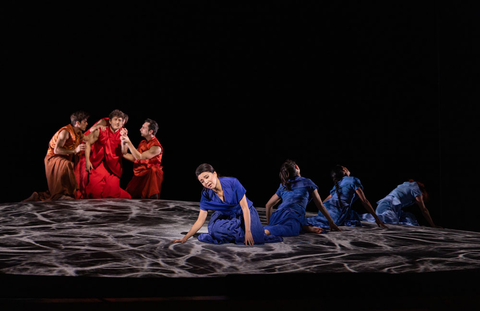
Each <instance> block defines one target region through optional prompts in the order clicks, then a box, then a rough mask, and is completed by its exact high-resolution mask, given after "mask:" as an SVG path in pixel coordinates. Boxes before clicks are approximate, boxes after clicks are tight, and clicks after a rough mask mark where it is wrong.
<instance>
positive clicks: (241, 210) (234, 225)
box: [171, 163, 282, 245]
mask: <svg viewBox="0 0 480 311" xmlns="http://www.w3.org/2000/svg"><path fill="white" fill-rule="evenodd" d="M195 174H196V175H197V178H198V181H200V183H201V184H202V185H203V187H204V188H203V190H202V197H201V199H200V212H199V214H198V219H197V221H196V222H195V223H194V224H193V226H192V228H191V229H190V231H188V233H187V234H186V235H185V236H184V237H183V238H182V239H178V240H173V241H172V242H171V243H185V242H186V241H187V240H188V239H189V238H190V237H191V236H193V235H194V234H195V233H197V231H198V230H199V229H200V228H201V227H202V226H203V224H204V223H205V220H206V219H207V215H208V210H213V211H215V212H214V213H213V214H212V217H211V218H210V221H209V223H208V233H202V234H200V235H199V236H198V239H199V240H200V241H202V242H207V243H212V244H224V243H236V244H245V245H254V244H263V243H268V242H281V241H282V238H281V237H277V236H267V235H266V234H265V232H264V230H263V226H262V223H261V222H260V218H259V217H258V213H257V210H256V209H255V207H253V203H252V202H251V201H250V200H249V199H247V197H246V196H245V193H246V190H245V188H243V186H242V184H240V182H239V181H238V179H236V178H233V177H220V178H219V177H218V176H217V172H216V171H215V170H214V169H213V167H212V166H211V165H210V164H207V163H204V164H201V165H200V166H199V167H198V168H197V170H196V171H195Z"/></svg>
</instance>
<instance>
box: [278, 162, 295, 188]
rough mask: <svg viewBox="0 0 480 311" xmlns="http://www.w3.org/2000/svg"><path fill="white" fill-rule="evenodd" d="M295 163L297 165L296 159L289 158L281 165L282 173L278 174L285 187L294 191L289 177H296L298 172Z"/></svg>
mask: <svg viewBox="0 0 480 311" xmlns="http://www.w3.org/2000/svg"><path fill="white" fill-rule="evenodd" d="M295 165H297V163H295V161H292V160H287V161H285V162H283V164H282V166H281V167H280V173H279V174H278V175H279V176H280V180H281V181H282V185H283V187H284V189H287V191H292V185H291V183H290V181H289V179H293V178H295V176H297V174H298V173H297V169H296V168H295Z"/></svg>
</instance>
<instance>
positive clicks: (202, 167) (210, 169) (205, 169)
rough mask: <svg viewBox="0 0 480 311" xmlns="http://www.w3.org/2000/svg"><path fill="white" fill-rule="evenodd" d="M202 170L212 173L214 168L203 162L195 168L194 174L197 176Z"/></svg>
mask: <svg viewBox="0 0 480 311" xmlns="http://www.w3.org/2000/svg"><path fill="white" fill-rule="evenodd" d="M204 172H209V173H213V172H215V169H214V168H213V166H211V165H210V164H208V163H203V164H200V165H199V166H198V167H197V169H196V170H195V175H197V177H198V176H199V175H200V174H201V173H204Z"/></svg>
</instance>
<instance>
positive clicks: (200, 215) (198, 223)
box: [170, 210, 208, 243]
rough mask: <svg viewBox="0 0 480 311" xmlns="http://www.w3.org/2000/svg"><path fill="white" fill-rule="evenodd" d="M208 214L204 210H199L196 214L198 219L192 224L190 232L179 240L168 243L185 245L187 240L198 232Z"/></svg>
mask: <svg viewBox="0 0 480 311" xmlns="http://www.w3.org/2000/svg"><path fill="white" fill-rule="evenodd" d="M207 215H208V212H207V211H204V210H200V212H199V213H198V218H197V221H196V222H195V223H194V224H193V226H192V228H190V231H188V233H187V234H185V236H184V237H183V238H181V239H177V240H173V241H170V243H185V242H187V240H188V239H189V238H190V237H191V236H193V235H194V234H195V233H197V231H198V230H200V228H201V227H202V226H203V224H204V223H205V220H206V219H207Z"/></svg>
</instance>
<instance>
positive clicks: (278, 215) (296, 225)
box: [264, 160, 340, 237]
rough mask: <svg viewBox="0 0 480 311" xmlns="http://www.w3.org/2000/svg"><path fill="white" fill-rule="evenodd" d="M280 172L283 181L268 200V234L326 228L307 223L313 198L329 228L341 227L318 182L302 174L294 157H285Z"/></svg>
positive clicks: (313, 231)
mask: <svg viewBox="0 0 480 311" xmlns="http://www.w3.org/2000/svg"><path fill="white" fill-rule="evenodd" d="M279 175H280V180H281V181H282V183H281V184H280V186H279V187H278V190H277V192H276V193H275V194H274V195H273V196H272V197H271V198H270V200H269V201H268V202H267V204H266V210H267V223H268V225H267V226H265V227H264V228H265V233H266V234H268V235H270V234H272V235H275V236H282V237H286V236H297V235H299V234H300V233H301V232H303V231H305V232H312V233H321V232H322V231H323V229H321V228H318V227H315V226H307V224H306V218H305V212H306V208H307V204H308V203H309V202H310V201H311V200H312V198H313V201H314V202H315V205H316V206H317V208H318V210H319V211H320V212H321V213H322V214H323V215H324V217H325V219H326V220H327V222H328V225H329V227H330V229H331V230H337V231H340V229H339V228H338V227H337V225H336V224H335V223H334V221H333V219H332V217H330V215H329V214H328V212H327V210H326V209H325V206H324V205H323V204H322V200H321V199H320V195H319V194H318V190H317V189H318V187H317V185H315V184H314V183H313V181H311V180H310V179H308V178H304V177H301V176H300V168H299V167H298V165H297V164H296V163H295V162H294V161H292V160H287V161H285V163H283V165H282V167H281V168H280V174H279ZM280 201H282V203H281V204H280V206H279V207H278V208H277V209H276V210H275V212H273V214H272V209H273V207H274V206H275V205H276V204H277V203H278V202H280Z"/></svg>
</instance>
